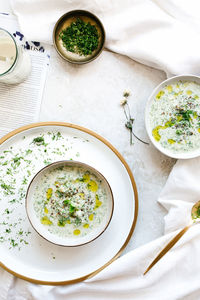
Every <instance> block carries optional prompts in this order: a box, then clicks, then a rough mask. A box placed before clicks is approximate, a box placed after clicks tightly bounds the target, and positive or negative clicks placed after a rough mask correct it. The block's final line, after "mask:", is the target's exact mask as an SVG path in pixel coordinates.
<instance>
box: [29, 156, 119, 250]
mask: <svg viewBox="0 0 200 300" xmlns="http://www.w3.org/2000/svg"><path fill="white" fill-rule="evenodd" d="M63 167H64V170H65V172H70V171H71V170H72V168H81V170H84V171H85V172H89V173H90V174H91V175H92V176H93V177H94V178H97V179H98V180H99V182H100V183H101V185H102V188H103V190H104V195H105V197H106V199H107V206H106V210H105V211H104V217H103V219H102V221H101V222H100V224H98V226H96V227H95V226H93V228H92V230H90V231H88V233H87V234H85V235H83V236H82V235H80V236H77V235H76V236H74V235H71V236H68V235H67V234H66V233H65V232H64V233H63V234H55V232H51V231H50V230H49V226H47V225H44V224H43V223H42V222H41V218H40V217H39V216H38V214H37V213H36V210H35V196H34V195H37V191H38V187H41V185H42V182H43V181H42V179H43V178H44V177H46V178H48V177H47V175H48V174H49V172H54V170H57V169H58V168H63ZM47 180H48V179H47ZM45 196H46V195H44V199H45ZM41 205H43V206H44V201H42V203H41ZM113 209H114V199H113V194H112V190H111V187H110V185H109V183H108V182H107V180H106V178H105V177H104V176H103V175H102V174H101V173H100V172H98V171H97V170H96V169H94V168H93V167H91V166H89V165H86V164H84V163H81V162H77V161H59V162H55V163H52V164H50V165H48V166H46V167H44V168H43V169H41V170H40V171H39V172H38V173H37V174H36V175H35V176H34V178H33V179H32V181H31V182H30V184H29V186H28V189H27V194H26V211H27V216H28V219H29V221H30V223H31V225H32V227H33V228H34V229H35V231H36V232H37V233H38V234H39V235H40V236H42V237H43V238H45V239H46V240H48V241H49V242H51V243H54V244H57V245H60V246H68V247H70V246H80V245H83V244H86V243H89V242H91V241H93V240H95V239H96V238H97V237H99V236H100V235H101V234H102V233H103V232H104V231H105V230H106V228H107V227H108V225H109V223H110V221H111V218H112V214H113ZM97 211H98V210H97ZM67 225H69V224H66V226H67ZM75 229H76V228H75ZM59 230H61V232H62V230H65V229H63V228H62V227H60V229H59Z"/></svg>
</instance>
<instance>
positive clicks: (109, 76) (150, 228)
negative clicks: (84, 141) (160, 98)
mask: <svg viewBox="0 0 200 300" xmlns="http://www.w3.org/2000/svg"><path fill="white" fill-rule="evenodd" d="M0 11H3V12H11V9H10V6H9V1H5V0H0ZM165 78H166V75H165V74H164V73H163V72H161V71H158V70H155V69H152V68H150V67H146V66H144V65H142V64H139V63H137V62H135V61H133V60H131V59H129V58H127V57H124V56H121V55H117V54H113V53H111V52H108V51H103V52H102V54H101V55H100V57H99V58H97V59H96V60H95V61H93V62H91V63H89V64H86V65H83V66H75V65H71V64H69V63H67V62H65V61H63V60H62V58H60V57H59V55H58V54H57V52H56V51H55V50H54V48H53V46H52V47H51V60H50V67H49V72H48V76H47V81H46V87H45V91H44V95H43V101H42V106H41V112H40V121H65V122H70V123H74V124H78V125H81V126H84V127H87V128H89V129H91V130H93V131H95V132H97V133H98V134H100V135H102V136H103V137H105V138H106V139H107V140H108V141H109V142H110V143H112V144H113V146H114V147H116V148H117V150H118V151H119V152H120V153H121V154H122V155H123V156H124V158H125V159H126V161H127V162H128V164H129V166H130V168H131V170H132V172H133V175H134V177H135V181H136V185H137V188H138V194H139V215H138V221H137V225H136V229H135V232H134V234H133V237H132V239H131V241H130V242H129V244H128V246H127V248H126V250H125V252H127V251H130V250H131V249H134V248H137V247H138V246H140V245H142V244H145V243H147V242H149V241H151V240H153V239H155V238H157V237H159V236H161V235H162V234H163V226H164V215H165V210H164V209H163V208H162V207H161V206H160V205H159V204H158V203H157V198H158V195H159V193H160V191H161V189H162V187H163V185H164V184H165V182H166V179H167V176H168V174H169V172H170V170H171V167H172V166H173V164H174V162H175V161H174V160H172V159H170V158H167V157H166V156H164V155H162V154H160V153H159V152H158V151H157V150H156V149H155V148H154V147H153V146H152V145H150V146H147V145H144V144H142V143H140V142H138V141H137V140H135V139H134V141H135V143H134V145H132V146H130V143H129V131H128V130H127V129H126V128H125V125H124V124H125V116H124V113H123V109H122V107H121V106H120V100H121V99H122V95H123V91H124V90H126V89H128V90H130V92H131V97H130V98H129V105H130V109H131V113H132V116H133V117H134V118H135V119H136V120H135V124H134V131H135V133H137V134H138V135H139V136H140V137H141V138H143V139H145V140H147V141H148V138H147V135H146V131H145V127H144V109H145V103H146V100H147V98H148V96H149V95H150V93H151V92H152V90H153V89H154V87H155V86H156V85H157V84H159V83H160V82H161V81H162V80H164V79H165ZM0 97H1V96H0Z"/></svg>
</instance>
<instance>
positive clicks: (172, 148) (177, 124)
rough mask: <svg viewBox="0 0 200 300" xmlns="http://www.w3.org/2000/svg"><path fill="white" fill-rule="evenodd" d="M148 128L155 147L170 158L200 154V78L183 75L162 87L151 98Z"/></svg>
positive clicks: (147, 120) (158, 87)
mask: <svg viewBox="0 0 200 300" xmlns="http://www.w3.org/2000/svg"><path fill="white" fill-rule="evenodd" d="M145 123H146V124H145V125H146V130H147V133H148V135H149V138H150V140H151V142H152V143H153V145H154V146H155V147H156V148H157V149H158V150H159V151H161V152H162V153H164V154H165V155H167V156H170V157H173V158H178V159H188V158H193V157H197V156H199V155H200V77H198V76H194V75H181V76H175V77H172V78H169V79H167V80H165V81H163V82H162V83H161V84H159V85H158V86H157V87H156V88H155V89H154V91H153V92H152V94H151V95H150V97H149V99H148V101H147V104H146V111H145Z"/></svg>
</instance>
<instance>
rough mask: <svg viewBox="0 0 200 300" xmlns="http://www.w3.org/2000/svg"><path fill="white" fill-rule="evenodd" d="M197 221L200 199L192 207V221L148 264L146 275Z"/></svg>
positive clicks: (198, 220)
mask: <svg viewBox="0 0 200 300" xmlns="http://www.w3.org/2000/svg"><path fill="white" fill-rule="evenodd" d="M196 222H200V201H198V202H196V203H195V204H194V205H193V207H192V209H191V222H190V224H188V225H187V226H186V227H184V228H183V229H182V230H181V231H180V232H179V233H178V234H177V235H176V236H175V237H174V238H173V239H172V240H171V241H170V242H169V243H168V244H167V245H166V246H165V248H164V249H163V250H162V251H161V252H160V253H159V254H158V255H157V256H156V258H155V259H154V260H153V261H152V263H151V264H150V265H149V266H148V268H147V269H146V271H145V272H144V274H143V275H145V274H146V273H147V272H148V271H149V270H150V269H151V268H152V267H153V266H154V265H155V264H156V263H157V262H158V261H159V260H160V259H161V258H162V257H163V256H164V255H165V254H166V253H167V252H168V251H169V250H170V249H171V248H172V247H173V246H174V245H175V244H176V243H177V242H178V240H180V238H181V237H182V236H183V235H184V233H186V231H187V230H188V229H189V228H190V227H191V226H192V225H193V224H194V223H196Z"/></svg>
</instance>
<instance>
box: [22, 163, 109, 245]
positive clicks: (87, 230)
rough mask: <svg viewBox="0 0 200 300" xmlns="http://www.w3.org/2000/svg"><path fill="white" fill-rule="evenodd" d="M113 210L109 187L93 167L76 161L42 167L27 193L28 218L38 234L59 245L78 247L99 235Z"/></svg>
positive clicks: (106, 225) (105, 226)
mask: <svg viewBox="0 0 200 300" xmlns="http://www.w3.org/2000/svg"><path fill="white" fill-rule="evenodd" d="M113 209H114V199H113V194H112V190H111V187H110V185H109V183H108V181H107V180H106V178H105V177H104V176H103V175H102V174H101V173H100V172H98V171H97V170H96V169H94V168H93V167H91V166H89V165H87V164H84V163H81V162H77V161H59V162H54V163H52V164H50V165H48V166H46V167H44V168H43V169H41V170H40V171H39V172H38V173H37V174H36V175H35V176H34V178H33V179H32V181H31V182H30V184H29V187H28V190H27V194H26V211H27V215H28V219H29V221H30V223H31V225H32V226H33V228H34V229H35V230H36V231H37V233H38V234H39V235H40V236H42V237H43V238H45V239H46V240H48V241H49V242H52V243H54V244H57V245H60V246H68V247H70V246H80V245H83V244H86V243H89V242H91V241H93V240H95V239H96V238H97V237H99V236H100V235H101V234H102V233H103V232H104V231H105V230H106V228H107V227H108V225H109V223H110V221H111V218H112V214H113Z"/></svg>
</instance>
